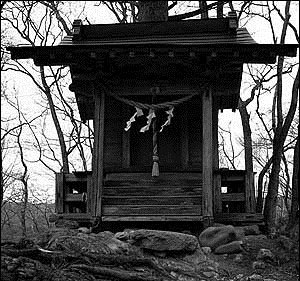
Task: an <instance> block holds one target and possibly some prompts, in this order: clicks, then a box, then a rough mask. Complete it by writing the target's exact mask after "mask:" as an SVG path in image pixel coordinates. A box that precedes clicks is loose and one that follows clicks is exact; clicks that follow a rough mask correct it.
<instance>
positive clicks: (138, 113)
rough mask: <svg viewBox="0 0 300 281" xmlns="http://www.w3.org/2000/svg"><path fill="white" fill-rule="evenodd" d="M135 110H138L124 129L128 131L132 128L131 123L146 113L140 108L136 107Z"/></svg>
mask: <svg viewBox="0 0 300 281" xmlns="http://www.w3.org/2000/svg"><path fill="white" fill-rule="evenodd" d="M135 110H136V112H135V113H134V114H133V115H132V116H131V118H130V120H129V121H127V122H126V128H125V129H124V130H125V131H126V132H127V131H128V130H129V129H130V127H131V124H132V123H133V122H135V118H136V117H140V116H142V115H144V113H143V111H142V110H141V109H140V108H138V107H136V108H135Z"/></svg>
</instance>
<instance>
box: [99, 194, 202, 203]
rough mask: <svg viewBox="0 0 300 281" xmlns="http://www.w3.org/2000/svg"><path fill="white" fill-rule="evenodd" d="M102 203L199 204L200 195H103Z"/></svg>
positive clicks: (200, 200)
mask: <svg viewBox="0 0 300 281" xmlns="http://www.w3.org/2000/svg"><path fill="white" fill-rule="evenodd" d="M102 202H103V205H199V204H201V202H202V196H195V195H192V196H132V195H131V196H123V195H119V196H103V201H102Z"/></svg>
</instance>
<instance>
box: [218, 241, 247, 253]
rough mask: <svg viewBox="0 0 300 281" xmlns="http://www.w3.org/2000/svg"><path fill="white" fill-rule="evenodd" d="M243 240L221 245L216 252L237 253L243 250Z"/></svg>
mask: <svg viewBox="0 0 300 281" xmlns="http://www.w3.org/2000/svg"><path fill="white" fill-rule="evenodd" d="M242 244H243V242H242V241H232V242H230V243H227V244H224V245H221V246H219V247H218V248H216V249H215V250H214V253H215V254H236V253H240V252H242V251H243V248H242Z"/></svg>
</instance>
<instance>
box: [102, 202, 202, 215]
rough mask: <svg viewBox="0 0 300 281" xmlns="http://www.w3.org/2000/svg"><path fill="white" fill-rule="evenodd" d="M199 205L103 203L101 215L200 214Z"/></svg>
mask: <svg viewBox="0 0 300 281" xmlns="http://www.w3.org/2000/svg"><path fill="white" fill-rule="evenodd" d="M201 213H202V210H201V205H200V204H199V205H103V210H102V215H103V216H133V215H143V216H148V215H156V216H159V215H174V216H175V215H177V216H181V215H182V216H187V215H194V216H196V215H201Z"/></svg>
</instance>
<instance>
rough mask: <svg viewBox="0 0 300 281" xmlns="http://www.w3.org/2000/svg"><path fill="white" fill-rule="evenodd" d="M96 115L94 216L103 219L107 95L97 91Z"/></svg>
mask: <svg viewBox="0 0 300 281" xmlns="http://www.w3.org/2000/svg"><path fill="white" fill-rule="evenodd" d="M94 98H95V113H94V150H93V190H92V192H91V196H92V197H91V211H92V215H93V216H96V217H101V209H102V202H101V201H102V191H103V155H104V153H103V152H104V147H103V146H104V103H105V93H104V92H101V91H100V89H97V90H96V91H95V97H94Z"/></svg>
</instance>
